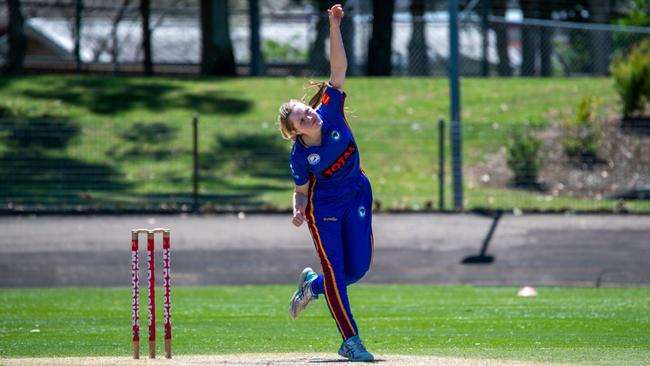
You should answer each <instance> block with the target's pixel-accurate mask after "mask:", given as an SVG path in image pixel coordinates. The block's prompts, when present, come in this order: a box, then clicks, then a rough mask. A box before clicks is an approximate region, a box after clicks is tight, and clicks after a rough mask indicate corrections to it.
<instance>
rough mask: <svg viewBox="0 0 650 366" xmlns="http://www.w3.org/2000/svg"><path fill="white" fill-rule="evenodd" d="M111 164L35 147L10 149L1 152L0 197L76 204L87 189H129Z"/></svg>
mask: <svg viewBox="0 0 650 366" xmlns="http://www.w3.org/2000/svg"><path fill="white" fill-rule="evenodd" d="M120 178H121V175H120V173H119V172H118V171H116V170H115V169H113V168H112V167H110V166H107V165H102V164H93V163H88V162H84V161H81V160H77V159H73V158H70V157H65V156H55V155H52V154H51V153H48V152H44V151H38V150H24V149H12V150H9V151H7V152H5V153H4V154H2V155H0V199H2V200H5V201H13V200H19V201H23V202H24V201H25V200H30V201H32V202H34V203H42V204H52V203H78V202H87V201H90V200H92V196H91V193H90V192H106V191H125V190H127V189H128V188H129V186H128V185H127V184H125V183H124V182H122V181H121V179H120Z"/></svg>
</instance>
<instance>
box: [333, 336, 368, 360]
mask: <svg viewBox="0 0 650 366" xmlns="http://www.w3.org/2000/svg"><path fill="white" fill-rule="evenodd" d="M339 355H341V356H343V357H345V358H347V359H348V361H351V362H372V361H374V360H375V357H374V356H373V355H372V353H370V352H368V351H367V350H366V347H365V346H364V345H363V342H362V341H361V338H359V336H354V337H350V338H348V340H346V341H345V342H343V343H342V344H341V348H339Z"/></svg>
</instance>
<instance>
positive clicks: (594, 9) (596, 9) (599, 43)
mask: <svg viewBox="0 0 650 366" xmlns="http://www.w3.org/2000/svg"><path fill="white" fill-rule="evenodd" d="M609 3H610V2H609V0H591V1H588V2H587V8H588V10H589V14H590V16H589V18H590V19H589V21H590V22H592V23H602V24H607V23H609V20H610V19H609V10H610V8H609ZM611 53H612V36H611V33H610V32H606V31H593V32H592V33H591V55H592V60H593V61H592V64H591V65H592V70H591V72H592V73H593V74H594V75H607V74H608V73H609V61H610V56H611Z"/></svg>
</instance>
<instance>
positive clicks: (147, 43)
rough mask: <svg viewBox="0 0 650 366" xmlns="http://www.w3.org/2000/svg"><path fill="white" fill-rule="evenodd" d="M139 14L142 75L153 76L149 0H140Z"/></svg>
mask: <svg viewBox="0 0 650 366" xmlns="http://www.w3.org/2000/svg"><path fill="white" fill-rule="evenodd" d="M140 14H141V16H142V49H143V50H144V63H143V65H142V66H143V68H144V74H145V75H147V76H151V75H153V61H152V57H151V28H150V26H149V19H150V18H151V6H150V4H149V0H140Z"/></svg>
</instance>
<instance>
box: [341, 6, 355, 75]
mask: <svg viewBox="0 0 650 366" xmlns="http://www.w3.org/2000/svg"><path fill="white" fill-rule="evenodd" d="M346 3H347V2H346V1H344V2H342V4H343V8H344V9H345V17H343V21H342V22H341V38H343V46H344V47H345V56H346V57H347V59H348V75H359V67H358V65H357V58H356V57H357V55H356V52H355V49H354V34H355V33H354V32H355V29H354V21H353V20H352V16H353V15H354V14H355V13H358V12H359V8H358V7H356V8H354V7H350V6H346V5H347V4H346ZM352 4H355V5H357V2H356V1H354V2H352Z"/></svg>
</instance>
